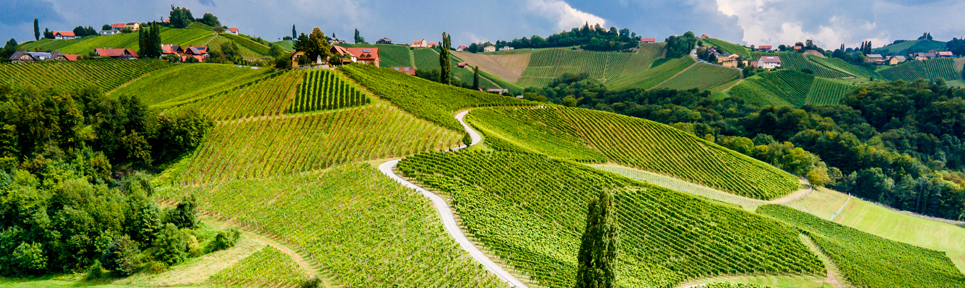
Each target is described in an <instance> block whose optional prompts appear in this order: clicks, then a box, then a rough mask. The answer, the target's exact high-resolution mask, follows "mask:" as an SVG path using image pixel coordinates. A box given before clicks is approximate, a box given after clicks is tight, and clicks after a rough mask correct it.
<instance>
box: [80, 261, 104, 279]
mask: <svg viewBox="0 0 965 288" xmlns="http://www.w3.org/2000/svg"><path fill="white" fill-rule="evenodd" d="M107 273H110V271H106V270H104V267H101V261H100V260H94V264H91V265H90V269H88V270H87V277H86V278H85V279H87V280H95V279H101V278H104V276H107Z"/></svg>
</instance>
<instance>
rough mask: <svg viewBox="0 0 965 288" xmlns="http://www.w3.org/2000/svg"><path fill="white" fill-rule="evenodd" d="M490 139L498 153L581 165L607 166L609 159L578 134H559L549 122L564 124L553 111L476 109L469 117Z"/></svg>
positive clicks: (488, 141) (487, 141) (489, 142)
mask: <svg viewBox="0 0 965 288" xmlns="http://www.w3.org/2000/svg"><path fill="white" fill-rule="evenodd" d="M466 118H467V120H468V121H469V122H470V123H472V125H473V126H475V127H476V128H477V130H479V132H481V133H483V134H484V135H486V145H487V146H489V147H490V148H494V149H497V150H509V151H523V152H530V153H540V154H545V155H548V156H551V157H558V158H564V159H571V160H575V161H579V162H597V163H599V162H606V161H607V160H606V156H604V155H603V154H602V153H600V152H599V151H596V150H594V149H592V148H589V147H587V146H586V145H585V144H584V143H583V140H582V139H580V138H577V137H576V136H573V135H574V134H576V133H572V130H571V132H569V133H568V132H565V131H560V130H557V129H556V127H551V126H549V125H547V124H544V123H547V122H557V121H560V119H559V113H556V111H555V110H552V109H532V108H491V109H476V110H473V111H472V112H470V113H469V116H468V117H466Z"/></svg>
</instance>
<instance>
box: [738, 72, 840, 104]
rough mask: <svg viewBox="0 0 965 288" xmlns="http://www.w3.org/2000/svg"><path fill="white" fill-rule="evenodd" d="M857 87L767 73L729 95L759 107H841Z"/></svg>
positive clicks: (802, 76) (750, 78) (751, 78)
mask: <svg viewBox="0 0 965 288" xmlns="http://www.w3.org/2000/svg"><path fill="white" fill-rule="evenodd" d="M854 88H855V86H853V85H849V84H847V83H845V82H843V81H839V80H831V79H827V78H821V77H814V76H813V75H808V74H805V73H801V72H798V71H794V70H779V71H774V72H764V73H761V74H758V75H755V76H753V77H749V78H747V79H745V80H744V81H742V82H741V83H740V84H737V85H736V86H734V87H732V88H730V90H729V91H727V94H728V95H730V96H735V97H739V98H741V99H744V101H748V102H751V103H754V104H757V105H759V106H765V105H770V106H790V107H801V106H803V105H808V104H810V105H822V104H838V102H840V101H841V99H843V98H844V96H845V95H846V94H847V93H848V92H850V91H851V90H852V89H854Z"/></svg>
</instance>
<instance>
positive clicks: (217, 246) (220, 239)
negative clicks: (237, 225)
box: [208, 229, 241, 252]
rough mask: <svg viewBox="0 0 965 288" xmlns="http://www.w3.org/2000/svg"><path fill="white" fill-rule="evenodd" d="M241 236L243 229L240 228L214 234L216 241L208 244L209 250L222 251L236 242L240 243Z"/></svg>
mask: <svg viewBox="0 0 965 288" xmlns="http://www.w3.org/2000/svg"><path fill="white" fill-rule="evenodd" d="M239 238H241V231H238V229H229V230H225V231H221V232H218V234H217V235H215V236H214V241H213V242H211V244H210V245H208V251H210V252H214V251H221V250H225V249H228V248H231V247H234V246H235V244H237V243H238V239H239Z"/></svg>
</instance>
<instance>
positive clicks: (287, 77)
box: [159, 71, 306, 121]
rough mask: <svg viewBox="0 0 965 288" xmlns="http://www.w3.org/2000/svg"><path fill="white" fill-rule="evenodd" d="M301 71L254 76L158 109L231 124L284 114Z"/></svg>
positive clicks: (169, 103) (289, 104)
mask: <svg viewBox="0 0 965 288" xmlns="http://www.w3.org/2000/svg"><path fill="white" fill-rule="evenodd" d="M304 73H306V72H304V71H287V72H275V73H271V74H256V75H254V76H250V77H247V78H243V79H241V81H242V82H241V83H227V82H226V83H225V84H224V85H222V86H218V87H215V88H208V89H207V91H204V92H200V93H199V92H195V93H193V95H190V94H189V95H188V96H184V97H182V98H180V99H178V100H176V101H169V102H167V103H165V104H163V105H159V106H176V107H177V108H172V109H174V110H193V109H197V110H198V111H200V112H201V114H204V115H208V117H211V118H213V120H215V121H226V120H234V119H239V118H252V117H261V116H277V115H282V114H284V113H285V112H286V111H287V109H288V108H289V107H291V105H292V104H291V101H292V95H294V93H296V89H297V87H298V84H299V82H301V79H302V78H304V76H303V75H304Z"/></svg>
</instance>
